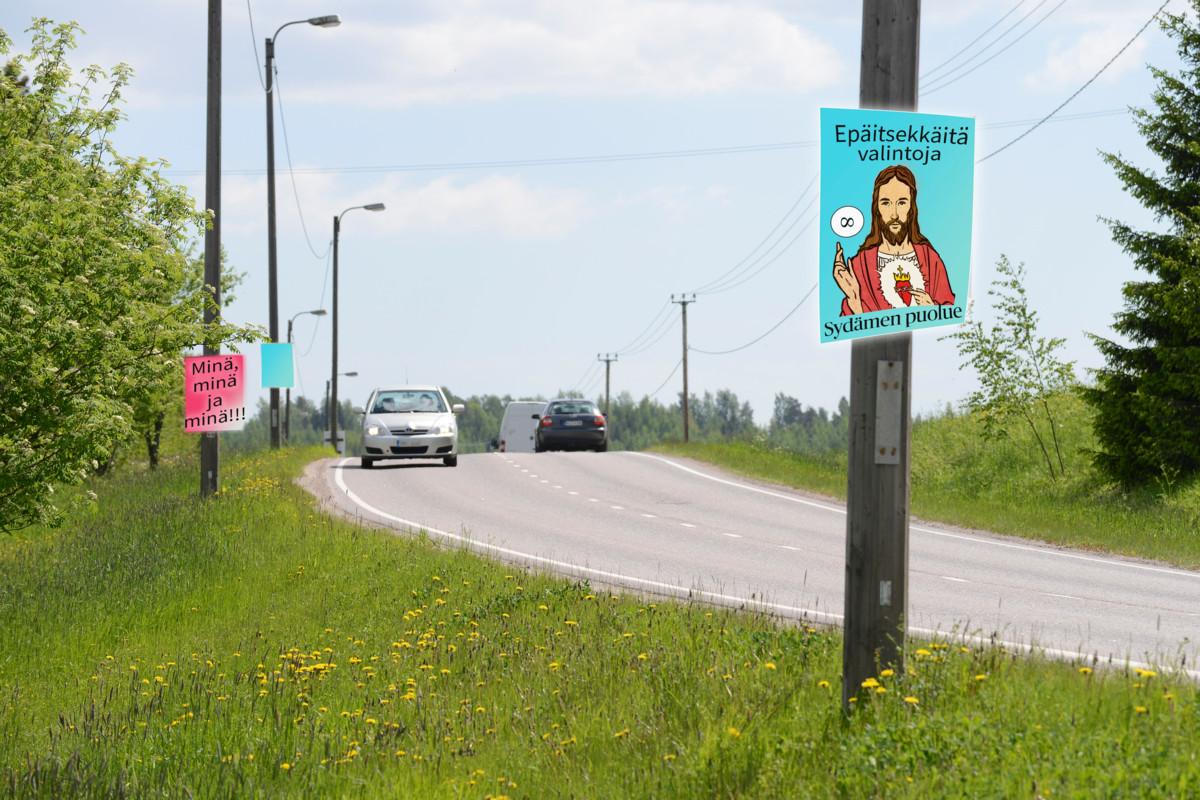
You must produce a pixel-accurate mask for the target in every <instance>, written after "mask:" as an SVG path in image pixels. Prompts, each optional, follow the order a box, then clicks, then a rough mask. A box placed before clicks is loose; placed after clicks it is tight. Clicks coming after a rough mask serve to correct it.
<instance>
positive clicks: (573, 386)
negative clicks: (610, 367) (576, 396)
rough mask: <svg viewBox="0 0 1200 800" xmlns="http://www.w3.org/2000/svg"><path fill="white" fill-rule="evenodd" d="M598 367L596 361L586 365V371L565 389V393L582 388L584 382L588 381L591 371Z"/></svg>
mask: <svg viewBox="0 0 1200 800" xmlns="http://www.w3.org/2000/svg"><path fill="white" fill-rule="evenodd" d="M598 366H600V364H599V362H596V361H592V362H590V363H588V368H587V370H586V371H585V372H584V373H583V374H582V375H580V376H579V379H578V380H577V381H575V382H574V383H572V384H571V385H570V386H568V387H566V388H567V391H571V390H574V389H576V388H577V387H580V386H583V382H584V380H590V379H591V378H590V376H591V374H592V370H594V369H595V368H596V367H598Z"/></svg>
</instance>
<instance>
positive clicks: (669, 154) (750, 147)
mask: <svg viewBox="0 0 1200 800" xmlns="http://www.w3.org/2000/svg"><path fill="white" fill-rule="evenodd" d="M818 144H819V142H818V141H817V140H816V139H810V140H803V141H786V142H770V143H766V144H747V145H731V146H729V147H701V148H695V149H689V150H651V151H647V152H636V153H611V154H605V155H590V156H563V157H558V158H516V159H509V160H503V161H444V162H433V163H424V164H375V165H363V166H346V167H303V168H301V169H298V170H296V172H298V173H300V174H328V173H360V172H454V171H460V170H472V169H504V168H510V167H553V166H570V165H573V164H609V163H613V162H617V161H651V160H657V159H666V158H695V157H698V156H722V155H738V154H740V153H765V152H771V151H774V150H798V149H804V148H808V147H816V146H817V145H818ZM172 172H173V173H174V174H176V175H193V174H194V175H199V174H202V173H203V172H204V170H173V171H172ZM263 172H264V170H261V169H232V170H225V171H224V172H222V174H223V175H261V174H262V173H263Z"/></svg>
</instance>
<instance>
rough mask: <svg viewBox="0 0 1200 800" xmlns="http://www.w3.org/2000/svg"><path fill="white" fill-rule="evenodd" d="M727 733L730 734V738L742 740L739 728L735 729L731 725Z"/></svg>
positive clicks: (726, 730)
mask: <svg viewBox="0 0 1200 800" xmlns="http://www.w3.org/2000/svg"><path fill="white" fill-rule="evenodd" d="M725 732H726V733H728V734H729V735H730V736H732V737H733V738H735V739H738V738H740V737H741V735H742V732H741V731H739V730H738V729H737V728H735V727H733V726H732V725H730V726H729V727H728V728H726V729H725Z"/></svg>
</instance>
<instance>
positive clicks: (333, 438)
mask: <svg viewBox="0 0 1200 800" xmlns="http://www.w3.org/2000/svg"><path fill="white" fill-rule="evenodd" d="M358 208H361V209H364V210H365V211H383V209H384V205H383V203H367V204H366V205H361V206H350V208H347V209H346V210H345V211H343V212H342V213H341V214H338V215H337V216H336V217H334V218H333V368H332V369H331V370H330V371H329V372H330V375H332V379H331V380H332V381H333V390H332V391H333V394H332V395H331V397H332V399H333V405H332V406H330V408H333V409H336V408H337V396H338V391H337V379H338V371H337V357H338V237H339V236H340V234H341V232H342V217H344V216H346V215H347V214H349V213H350V212H351V211H354V210H355V209H358ZM329 441H330V442H331V443H332V444H333V449H334V450H335V451H336V450H337V414H331V415H330V417H329Z"/></svg>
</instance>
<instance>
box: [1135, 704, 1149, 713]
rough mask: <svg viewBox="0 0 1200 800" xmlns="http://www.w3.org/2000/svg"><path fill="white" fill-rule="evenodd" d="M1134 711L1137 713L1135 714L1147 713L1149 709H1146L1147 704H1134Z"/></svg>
mask: <svg viewBox="0 0 1200 800" xmlns="http://www.w3.org/2000/svg"><path fill="white" fill-rule="evenodd" d="M1133 713H1135V714H1145V713H1147V711H1146V707H1145V706H1134V707H1133Z"/></svg>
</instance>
